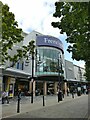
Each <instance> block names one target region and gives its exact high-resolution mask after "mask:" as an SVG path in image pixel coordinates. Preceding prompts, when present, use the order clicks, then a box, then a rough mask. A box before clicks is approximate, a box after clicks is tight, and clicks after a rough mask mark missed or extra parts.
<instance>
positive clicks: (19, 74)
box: [0, 68, 31, 79]
mask: <svg viewBox="0 0 90 120" xmlns="http://www.w3.org/2000/svg"><path fill="white" fill-rule="evenodd" d="M0 69H1V70H0V71H1V74H2V76H10V77H15V78H22V79H28V78H30V77H31V74H30V73H26V72H24V71H22V70H18V69H15V68H7V69H4V68H0Z"/></svg>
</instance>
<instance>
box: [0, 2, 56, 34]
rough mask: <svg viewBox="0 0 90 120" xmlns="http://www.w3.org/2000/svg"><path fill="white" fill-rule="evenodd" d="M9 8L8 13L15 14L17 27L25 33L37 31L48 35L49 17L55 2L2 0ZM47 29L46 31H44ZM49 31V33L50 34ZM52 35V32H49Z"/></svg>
mask: <svg viewBox="0 0 90 120" xmlns="http://www.w3.org/2000/svg"><path fill="white" fill-rule="evenodd" d="M2 1H3V3H7V4H8V5H9V7H10V11H12V12H13V13H14V14H15V19H16V21H18V24H19V27H20V28H22V29H23V31H25V32H30V31H28V30H39V31H42V32H44V33H45V32H46V33H47V34H48V27H50V26H51V24H50V23H49V24H48V23H47V24H46V23H45V21H46V22H49V21H48V20H49V15H51V14H53V13H54V10H55V7H54V4H55V2H56V1H57V0H53V1H52V0H48V1H47V0H2ZM48 25H49V26H48ZM46 28H47V29H46ZM50 31H51V30H50V29H49V33H50ZM51 33H52V32H51Z"/></svg>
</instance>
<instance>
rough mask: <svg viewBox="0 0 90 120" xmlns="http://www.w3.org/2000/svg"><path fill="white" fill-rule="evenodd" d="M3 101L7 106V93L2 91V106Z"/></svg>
mask: <svg viewBox="0 0 90 120" xmlns="http://www.w3.org/2000/svg"><path fill="white" fill-rule="evenodd" d="M5 101H7V104H9V99H8V91H3V92H2V104H4V103H5Z"/></svg>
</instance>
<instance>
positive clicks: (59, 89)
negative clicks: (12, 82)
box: [58, 55, 62, 102]
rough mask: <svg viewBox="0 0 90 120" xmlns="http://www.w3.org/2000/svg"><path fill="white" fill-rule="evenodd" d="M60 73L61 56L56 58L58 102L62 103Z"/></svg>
mask: <svg viewBox="0 0 90 120" xmlns="http://www.w3.org/2000/svg"><path fill="white" fill-rule="evenodd" d="M60 71H61V73H62V62H61V55H60V57H59V58H58V79H59V84H58V87H59V88H58V102H59V101H62V76H61V78H60Z"/></svg>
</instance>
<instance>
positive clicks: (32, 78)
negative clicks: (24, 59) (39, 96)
mask: <svg viewBox="0 0 90 120" xmlns="http://www.w3.org/2000/svg"><path fill="white" fill-rule="evenodd" d="M33 80H34V53H32V77H31V82H32V91H31V103H33Z"/></svg>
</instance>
